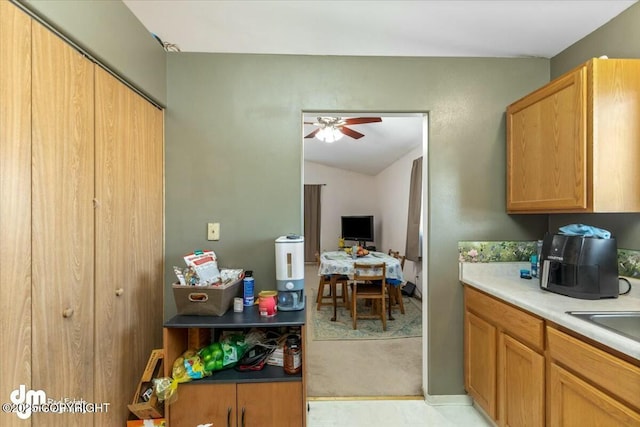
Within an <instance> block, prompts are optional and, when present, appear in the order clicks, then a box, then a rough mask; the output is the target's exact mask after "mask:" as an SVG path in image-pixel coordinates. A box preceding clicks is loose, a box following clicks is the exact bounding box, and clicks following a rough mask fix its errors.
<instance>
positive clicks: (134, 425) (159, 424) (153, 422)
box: [127, 418, 167, 427]
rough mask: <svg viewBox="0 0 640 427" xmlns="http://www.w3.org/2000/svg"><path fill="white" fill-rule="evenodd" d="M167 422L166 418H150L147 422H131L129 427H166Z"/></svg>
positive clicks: (128, 423) (128, 424) (128, 422)
mask: <svg viewBox="0 0 640 427" xmlns="http://www.w3.org/2000/svg"><path fill="white" fill-rule="evenodd" d="M166 425H167V421H166V420H165V419H164V418H149V419H146V420H129V421H127V427H166Z"/></svg>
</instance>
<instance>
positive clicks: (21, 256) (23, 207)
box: [0, 0, 31, 427]
mask: <svg viewBox="0 0 640 427" xmlns="http://www.w3.org/2000/svg"><path fill="white" fill-rule="evenodd" d="M0 325H2V326H1V327H2V332H0V349H2V350H1V351H0V397H1V399H0V400H2V402H8V401H9V394H10V393H11V391H12V390H14V389H16V388H17V387H18V386H19V385H20V384H24V385H25V386H26V387H27V388H31V19H30V18H29V17H28V16H27V15H26V14H24V13H23V12H21V11H20V10H18V8H17V7H15V6H13V5H12V4H10V3H9V2H7V1H4V0H0ZM0 425H1V426H11V427H13V426H21V427H28V426H30V425H31V423H30V421H29V420H21V419H19V418H18V417H17V416H16V415H15V414H11V413H6V412H4V411H2V412H0Z"/></svg>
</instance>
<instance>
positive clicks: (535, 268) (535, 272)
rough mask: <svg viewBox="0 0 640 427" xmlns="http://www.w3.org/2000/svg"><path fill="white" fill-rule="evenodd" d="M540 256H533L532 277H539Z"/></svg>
mask: <svg viewBox="0 0 640 427" xmlns="http://www.w3.org/2000/svg"><path fill="white" fill-rule="evenodd" d="M538 265H539V264H538V255H531V277H538Z"/></svg>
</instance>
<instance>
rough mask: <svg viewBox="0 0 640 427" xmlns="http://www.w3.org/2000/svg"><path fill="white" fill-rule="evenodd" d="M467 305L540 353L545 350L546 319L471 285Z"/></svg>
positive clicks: (466, 287)
mask: <svg viewBox="0 0 640 427" xmlns="http://www.w3.org/2000/svg"><path fill="white" fill-rule="evenodd" d="M465 305H466V307H467V309H468V310H470V311H472V312H474V313H476V314H477V315H479V316H481V317H483V318H484V319H486V320H488V321H489V322H492V323H494V324H495V325H496V326H498V327H500V328H501V329H502V330H504V331H506V332H507V333H508V334H509V335H511V336H512V337H515V338H518V339H520V340H521V341H523V342H525V343H526V344H527V345H529V346H531V348H533V349H534V350H536V351H538V352H540V353H542V352H543V350H544V347H543V346H544V321H543V320H542V319H539V318H537V317H535V316H533V315H531V314H528V313H526V312H524V311H522V310H520V309H517V308H515V307H512V306H510V305H509V304H505V303H503V302H501V301H498V300H497V299H495V298H493V297H490V296H488V295H486V294H483V293H482V292H480V291H477V290H475V289H473V288H471V287H469V286H465Z"/></svg>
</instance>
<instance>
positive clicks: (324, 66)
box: [165, 53, 549, 395]
mask: <svg viewBox="0 0 640 427" xmlns="http://www.w3.org/2000/svg"><path fill="white" fill-rule="evenodd" d="M548 80H549V61H548V60H545V59H463V58H457V59H456V58H377V57H327V56H324V57H322V56H278V55H240V54H238V55H234V54H197V53H191V54H189V53H180V54H173V53H171V54H169V55H168V61H167V110H166V115H165V120H166V171H165V172H166V266H167V271H166V274H167V283H166V288H165V292H166V295H170V294H171V288H170V282H171V279H172V278H173V272H172V271H171V266H172V265H182V260H181V256H182V255H183V254H184V253H186V252H188V251H190V250H192V249H195V248H210V249H213V250H215V251H216V253H217V254H218V256H219V258H220V265H222V266H225V267H241V268H245V269H251V270H254V272H255V277H256V288H257V289H258V290H259V289H273V288H275V254H274V239H275V238H276V237H278V236H280V235H283V234H286V233H291V232H295V233H299V232H301V231H302V196H301V195H302V163H303V152H302V146H303V144H302V126H301V121H302V118H301V115H302V111H304V110H313V111H322V110H326V111H341V110H343V111H357V112H366V111H376V112H381V111H382V112H385V111H386V112H400V111H403V112H406V111H416V112H428V113H429V121H430V124H429V146H428V182H427V187H428V188H427V192H428V193H427V194H428V195H427V199H428V203H429V206H428V211H429V215H428V218H429V219H428V221H429V226H428V232H427V240H428V242H427V244H428V251H429V261H428V265H427V267H426V270H425V271H426V275H427V282H428V285H427V286H426V288H427V289H428V290H427V295H426V298H427V305H428V325H426V326H427V327H428V329H429V342H428V345H427V346H426V347H427V348H428V363H429V366H428V378H429V384H428V390H427V392H428V393H429V394H432V395H439V394H462V393H464V390H463V363H462V359H463V350H462V341H463V334H462V331H463V326H462V318H463V316H462V304H463V301H462V287H461V285H460V283H459V281H458V262H457V258H458V252H457V248H458V241H459V240H491V239H498V240H511V239H514V240H518V239H525V240H529V239H537V238H539V237H540V236H541V235H542V234H543V232H544V230H546V228H547V221H546V216H535V215H522V216H509V215H507V214H506V213H505V123H504V112H505V107H506V106H507V105H508V104H509V103H511V102H513V101H514V100H516V99H518V98H520V97H521V96H523V95H525V94H527V93H528V92H530V91H532V90H533V89H535V88H537V87H538V86H540V85H542V84H544V83H546V82H547V81H548ZM209 221H215V222H220V223H221V239H220V241H218V242H208V241H206V240H205V239H206V223H207V222H209ZM311 279H313V278H311ZM309 298H312V297H311V296H309ZM174 313H175V307H174V302H173V299H172V298H166V302H165V316H167V317H168V316H171V315H173V314H174Z"/></svg>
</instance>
